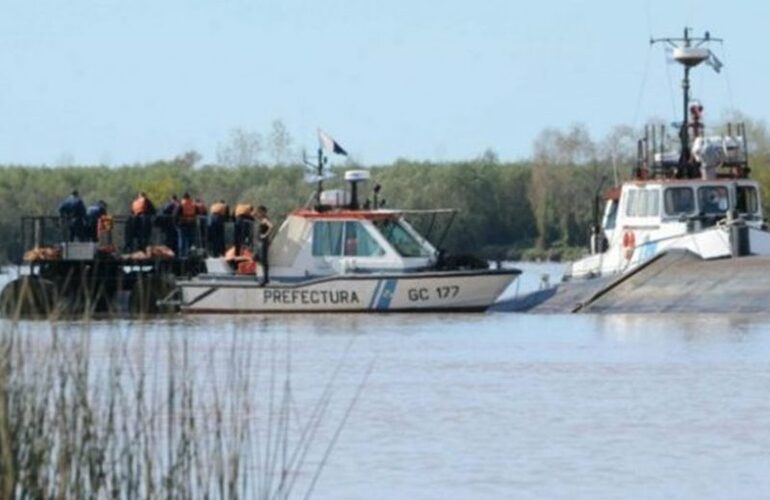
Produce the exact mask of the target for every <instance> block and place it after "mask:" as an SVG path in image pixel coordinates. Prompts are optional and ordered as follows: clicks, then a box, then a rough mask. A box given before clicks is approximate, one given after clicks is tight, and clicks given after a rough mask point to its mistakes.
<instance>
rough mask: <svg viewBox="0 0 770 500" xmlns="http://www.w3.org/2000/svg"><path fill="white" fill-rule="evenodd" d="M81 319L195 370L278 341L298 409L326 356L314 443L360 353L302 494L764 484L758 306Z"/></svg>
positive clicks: (615, 494) (500, 493) (667, 489)
mask: <svg viewBox="0 0 770 500" xmlns="http://www.w3.org/2000/svg"><path fill="white" fill-rule="evenodd" d="M83 326H84V325H82V324H70V325H68V326H65V327H64V328H63V331H65V332H66V331H69V330H72V331H77V330H80V329H81V328H83ZM30 328H33V329H35V328H39V327H34V326H31V327H30ZM89 328H91V331H92V335H93V338H94V343H93V344H94V347H93V349H94V356H96V357H99V356H103V355H104V352H106V351H104V350H103V349H106V348H107V346H109V345H110V344H111V343H114V342H118V341H119V342H123V343H125V344H126V345H132V343H134V342H139V341H140V339H141V343H142V344H143V345H145V346H150V347H151V348H149V349H147V351H148V354H147V355H148V356H150V357H152V356H156V362H157V363H159V364H162V363H163V360H164V359H165V356H166V355H165V354H163V353H162V351H163V348H162V347H159V348H157V349H153V348H152V346H153V345H157V346H167V345H168V338H169V337H173V338H175V339H177V341H178V340H179V339H180V338H184V339H186V340H187V342H188V345H189V347H190V352H192V353H193V356H192V357H193V363H194V364H195V363H197V364H195V366H197V367H198V368H197V371H196V373H198V376H200V377H202V378H209V377H213V378H217V377H222V379H223V380H224V378H226V376H227V375H226V374H227V370H228V360H229V359H231V355H232V353H231V350H232V347H233V345H234V344H233V339H237V343H236V345H238V346H239V347H238V348H239V349H242V350H248V349H253V350H254V352H257V351H260V352H263V351H264V352H271V353H273V354H275V353H283V354H280V356H278V366H281V367H283V366H285V364H283V363H284V361H285V359H286V358H285V356H286V353H290V357H291V365H290V367H289V368H290V370H289V372H290V380H291V386H292V391H293V397H294V398H295V404H294V410H293V411H294V412H296V414H297V417H298V419H299V420H305V421H306V420H307V418H308V415H309V413H310V409H311V406H312V404H313V402H314V401H316V400H317V398H318V395H319V394H320V393H321V392H322V391H323V388H324V386H325V384H326V382H327V381H328V380H329V378H330V376H331V375H332V374H333V372H334V370H335V368H337V367H338V366H339V367H341V372H340V376H339V377H338V378H337V379H336V381H335V382H334V384H333V387H334V391H335V396H334V404H333V405H332V407H331V410H330V413H329V415H328V418H327V423H328V425H326V426H325V428H324V430H323V432H322V434H323V436H324V439H328V438H329V437H330V436H331V435H332V434H333V432H334V429H335V428H336V425H337V424H338V423H339V422H341V420H342V418H343V415H344V411H345V409H346V408H347V405H348V404H349V403H350V401H351V398H352V397H353V394H354V393H355V390H356V387H357V386H358V384H359V383H360V381H361V380H362V375H363V373H364V372H365V371H366V369H367V367H368V366H369V365H370V363H372V362H373V363H374V367H373V370H372V372H371V375H370V377H369V379H368V381H367V382H366V384H365V386H364V388H363V392H362V396H361V399H360V400H359V401H358V402H357V403H356V405H355V407H354V409H353V411H352V413H351V414H350V417H349V419H348V420H347V422H346V423H345V425H344V427H343V428H342V432H341V434H340V436H339V440H338V441H337V443H336V445H335V447H334V448H333V450H332V453H331V455H330V456H329V459H328V462H327V463H326V465H325V467H324V468H323V471H322V474H321V476H320V478H319V480H318V483H317V484H316V485H315V488H314V489H313V497H314V498H330V499H348V498H349V499H360V498H367V499H370V498H383V499H387V498H410V499H433V498H435V499H446V498H457V499H465V498H661V497H665V498H693V497H695V498H704V497H705V498H762V497H764V496H766V494H767V492H768V491H770V475H768V474H767V471H768V470H770V400H769V399H768V395H770V362H769V361H768V360H770V317H765V316H750V317H739V316H589V315H575V316H532V315H516V314H502V313H500V314H475V315H474V314H470V315H433V314H428V315H296V316H259V317H257V316H254V317H238V318H226V317H225V318H223V317H197V318H181V319H174V320H162V321H156V322H151V323H138V322H128V321H124V322H117V323H95V324H93V325H91V326H90V327H89ZM345 352H347V357H346V358H344V359H343V361H342V362H340V359H341V358H342V357H343V356H344V353H345ZM212 356H213V358H212ZM212 359H213V360H214V362H213V365H212V364H211V360H212ZM263 359H265V360H267V359H270V358H269V357H265V356H263ZM212 366H213V369H212ZM289 372H287V373H289ZM255 386H256V384H255ZM264 394H265V393H264V392H259V393H257V392H255V394H254V397H255V400H257V399H262V400H264ZM325 442H327V441H324V440H319V443H325ZM323 451H324V447H323V444H321V445H320V448H318V449H317V451H316V452H315V454H314V455H313V456H312V457H311V458H310V459H309V461H308V463H307V472H306V473H305V474H304V475H303V480H304V481H305V483H306V484H307V483H309V478H310V476H311V475H312V473H313V471H314V470H315V467H316V465H317V464H318V463H319V462H320V461H321V457H322V455H323ZM304 491H305V490H302V489H301V488H298V490H297V493H304ZM300 496H301V495H300Z"/></svg>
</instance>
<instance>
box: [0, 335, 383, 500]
mask: <svg viewBox="0 0 770 500" xmlns="http://www.w3.org/2000/svg"><path fill="white" fill-rule="evenodd" d="M132 325H133V326H131V327H129V328H128V331H129V333H128V334H127V335H124V334H122V333H120V332H118V331H117V330H116V333H115V334H114V335H113V334H108V335H103V334H95V333H94V331H95V330H94V324H93V323H88V322H82V323H57V322H47V323H42V322H41V323H19V322H17V321H7V322H5V323H3V325H2V331H0V498H3V499H5V498H8V499H10V498H19V499H25V498H51V499H65V498H66V499H69V498H148V499H151V498H204V499H205V498H261V499H286V498H294V497H305V498H307V497H308V496H310V495H311V494H312V492H313V491H314V488H315V485H316V482H317V479H318V477H319V476H320V474H321V472H322V470H323V468H324V466H325V465H326V463H327V460H328V457H329V454H330V452H331V450H332V449H333V447H334V445H335V443H336V442H337V439H338V438H339V436H340V432H341V431H342V429H343V427H344V426H345V423H346V421H347V420H348V417H349V416H350V412H351V410H352V408H353V407H354V405H355V404H356V402H357V401H358V399H359V397H360V395H361V391H362V390H363V388H364V386H365V384H366V380H367V378H368V376H369V374H370V372H371V365H370V366H369V367H368V368H365V369H362V370H361V373H359V374H358V376H360V380H359V381H358V382H357V383H356V384H355V385H353V386H352V388H351V389H350V392H349V393H348V394H347V395H346V396H345V397H344V399H345V401H344V402H343V403H342V405H340V404H338V403H336V402H335V404H332V401H333V400H336V398H335V397H334V396H335V393H337V392H339V391H336V390H335V389H337V388H338V385H339V383H340V381H341V374H342V373H343V372H345V373H347V370H342V368H343V367H344V366H345V365H346V364H348V361H349V359H350V358H349V351H350V349H349V347H350V345H349V346H348V348H347V349H346V350H345V351H344V352H343V353H342V354H341V356H340V358H339V360H338V361H337V364H336V366H334V367H333V369H332V373H331V375H330V376H329V377H328V379H326V380H325V381H324V382H323V383H321V384H318V386H317V392H318V394H317V395H315V396H314V399H313V401H312V403H311V404H309V405H307V406H305V407H300V406H299V405H298V403H297V398H296V397H295V396H296V394H295V388H294V386H293V384H294V381H293V379H292V371H293V370H292V349H291V343H290V338H289V336H288V334H287V336H286V337H285V338H283V336H278V335H277V334H275V333H270V334H265V333H260V332H259V331H248V330H243V329H238V328H233V330H232V334H230V335H228V334H227V333H226V332H223V333H222V334H221V335H219V336H218V337H216V340H215V341H211V340H209V341H208V342H194V341H191V340H190V339H189V338H188V337H187V336H186V335H185V332H184V328H180V327H178V326H177V327H173V326H169V323H168V322H159V323H155V324H145V323H134V324H132ZM143 325H154V327H149V328H148V327H146V326H143ZM102 329H103V328H102ZM102 333H103V332H102ZM209 339H211V337H209ZM349 387H350V386H349ZM304 399H307V398H304Z"/></svg>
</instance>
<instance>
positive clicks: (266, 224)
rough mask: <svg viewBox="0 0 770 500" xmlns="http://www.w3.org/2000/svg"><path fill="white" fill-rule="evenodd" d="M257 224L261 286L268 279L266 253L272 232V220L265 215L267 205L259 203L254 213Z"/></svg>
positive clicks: (267, 252)
mask: <svg viewBox="0 0 770 500" xmlns="http://www.w3.org/2000/svg"><path fill="white" fill-rule="evenodd" d="M256 219H257V224H258V227H259V233H258V235H259V236H258V238H259V261H260V263H261V264H262V281H261V282H260V285H261V286H265V285H266V284H267V283H268V281H270V272H269V263H268V259H267V258H268V254H269V249H270V237H271V236H272V233H273V222H272V221H271V220H270V218H269V217H268V216H267V207H265V206H264V205H260V206H258V207H257V213H256Z"/></svg>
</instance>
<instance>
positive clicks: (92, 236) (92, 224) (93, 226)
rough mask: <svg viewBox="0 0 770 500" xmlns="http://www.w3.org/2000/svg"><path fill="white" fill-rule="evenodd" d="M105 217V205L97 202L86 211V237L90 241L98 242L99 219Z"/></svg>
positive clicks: (102, 202)
mask: <svg viewBox="0 0 770 500" xmlns="http://www.w3.org/2000/svg"><path fill="white" fill-rule="evenodd" d="M103 215H107V203H105V202H104V200H99V201H97V202H96V203H94V204H93V205H91V206H90V207H88V209H87V210H86V236H87V238H88V239H89V240H90V241H99V231H98V228H99V219H101V218H102V216H103Z"/></svg>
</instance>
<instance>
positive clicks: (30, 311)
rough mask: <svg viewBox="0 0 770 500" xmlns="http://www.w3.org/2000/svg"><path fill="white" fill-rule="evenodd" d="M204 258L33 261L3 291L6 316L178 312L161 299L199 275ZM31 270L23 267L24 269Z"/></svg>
mask: <svg viewBox="0 0 770 500" xmlns="http://www.w3.org/2000/svg"><path fill="white" fill-rule="evenodd" d="M203 266H204V263H203V261H202V260H201V259H142V260H125V259H116V258H111V257H109V256H108V257H106V258H96V259H92V260H83V261H77V260H52V261H41V262H35V263H31V264H29V266H28V269H26V270H27V271H28V274H23V275H21V276H19V277H18V278H16V279H15V280H13V281H11V282H10V283H8V284H7V285H6V286H5V288H3V290H2V293H0V313H2V315H3V316H4V317H6V318H51V317H74V318H77V317H100V316H103V317H120V316H132V317H133V316H143V315H150V314H158V313H165V312H175V309H174V308H170V307H168V306H165V307H163V306H160V305H159V304H158V302H159V301H160V300H161V299H163V298H165V297H167V296H168V295H169V294H170V293H172V292H173V291H174V290H175V288H176V280H177V279H178V278H180V277H184V278H187V277H189V276H194V275H196V274H198V273H200V272H201V271H202V269H203ZM25 268H27V266H24V267H23V268H22V269H25Z"/></svg>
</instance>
